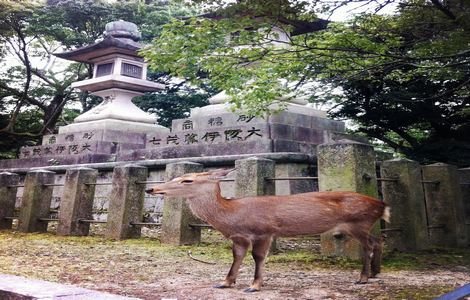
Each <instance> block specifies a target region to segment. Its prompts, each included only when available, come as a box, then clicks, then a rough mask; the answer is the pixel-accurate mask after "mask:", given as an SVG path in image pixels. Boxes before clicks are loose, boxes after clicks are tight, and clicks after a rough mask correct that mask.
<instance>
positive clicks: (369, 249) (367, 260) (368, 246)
mask: <svg viewBox="0 0 470 300" xmlns="http://www.w3.org/2000/svg"><path fill="white" fill-rule="evenodd" d="M351 235H352V236H353V237H354V238H355V239H357V240H358V241H359V243H360V244H361V246H362V270H361V277H360V278H359V280H358V281H357V282H356V283H358V284H365V283H367V281H368V279H369V277H370V269H371V260H372V257H373V256H374V252H373V249H374V248H373V245H372V241H371V239H370V235H369V232H368V231H365V230H356V231H354V232H351Z"/></svg>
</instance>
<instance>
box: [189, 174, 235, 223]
mask: <svg viewBox="0 0 470 300" xmlns="http://www.w3.org/2000/svg"><path fill="white" fill-rule="evenodd" d="M188 203H189V208H190V209H191V211H192V212H193V214H195V215H196V216H197V217H198V218H200V219H201V220H203V221H205V222H207V223H209V224H211V225H212V226H214V227H216V228H217V227H219V226H220V225H223V224H224V223H225V222H224V220H226V219H227V214H229V213H230V212H231V211H232V210H233V209H232V207H231V205H230V203H229V201H228V200H227V199H225V198H224V197H222V195H221V193H220V186H219V184H218V183H217V184H214V186H213V188H212V189H207V190H205V191H201V192H199V193H197V195H194V196H190V197H188Z"/></svg>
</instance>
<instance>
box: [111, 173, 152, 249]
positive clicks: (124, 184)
mask: <svg viewBox="0 0 470 300" xmlns="http://www.w3.org/2000/svg"><path fill="white" fill-rule="evenodd" d="M146 180H147V168H146V167H142V166H139V165H133V164H129V165H124V166H119V167H116V168H114V171H113V184H112V191H111V196H110V198H109V209H108V223H107V232H106V236H107V237H109V238H112V239H116V240H121V239H128V238H138V237H140V227H138V226H133V225H131V222H142V208H143V205H144V204H143V203H144V197H145V185H144V184H138V183H137V182H139V181H146Z"/></svg>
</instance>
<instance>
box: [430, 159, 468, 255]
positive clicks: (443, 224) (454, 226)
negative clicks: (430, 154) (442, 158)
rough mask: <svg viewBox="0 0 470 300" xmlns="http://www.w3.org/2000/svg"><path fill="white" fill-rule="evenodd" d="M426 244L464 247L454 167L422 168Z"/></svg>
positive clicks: (463, 233) (463, 229) (464, 237)
mask: <svg viewBox="0 0 470 300" xmlns="http://www.w3.org/2000/svg"><path fill="white" fill-rule="evenodd" d="M422 171H423V181H424V183H423V184H424V194H425V196H426V207H427V211H428V224H429V226H430V227H429V239H430V243H431V244H432V245H435V246H441V247H466V246H467V233H466V228H465V215H464V205H463V201H462V192H461V190H460V184H459V175H458V169H457V167H456V166H453V165H448V164H443V163H436V164H432V165H427V166H423V167H422Z"/></svg>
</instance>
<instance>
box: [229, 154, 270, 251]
mask: <svg viewBox="0 0 470 300" xmlns="http://www.w3.org/2000/svg"><path fill="white" fill-rule="evenodd" d="M275 168H276V164H275V163H274V161H272V160H270V159H265V158H258V157H250V158H246V159H239V160H236V161H235V169H236V170H237V171H236V174H235V197H236V198H241V197H250V196H263V195H274V194H275V192H276V185H275V182H274V181H273V180H266V178H268V177H275ZM276 250H277V243H276V240H273V242H272V244H271V249H270V252H271V253H273V252H276Z"/></svg>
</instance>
